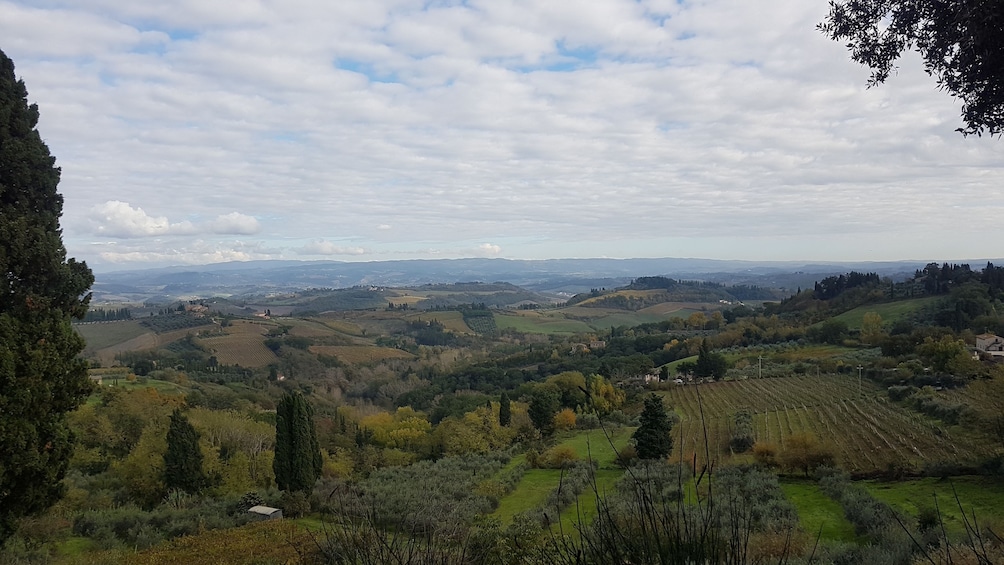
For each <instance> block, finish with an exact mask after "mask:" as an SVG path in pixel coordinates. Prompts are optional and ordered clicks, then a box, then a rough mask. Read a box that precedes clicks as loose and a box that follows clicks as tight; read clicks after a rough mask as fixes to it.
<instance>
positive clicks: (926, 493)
mask: <svg viewBox="0 0 1004 565" xmlns="http://www.w3.org/2000/svg"><path fill="white" fill-rule="evenodd" d="M862 484H863V485H864V486H865V488H867V489H868V492H870V493H871V494H872V496H874V497H875V498H877V499H879V500H881V501H883V502H885V503H886V504H889V505H890V506H892V507H893V508H896V509H898V510H901V511H903V512H905V513H907V514H909V515H910V516H913V517H916V516H917V515H918V513H919V512H920V510H921V509H933V508H934V504H935V495H936V496H937V504H938V509H939V510H940V512H941V516H942V518H943V520H944V523H945V527H946V529H948V530H949V531H950V532H955V533H960V532H963V531H964V530H965V526H964V520H963V517H962V512H963V511H964V512H965V513H966V516H967V517H968V519H969V520H970V522H971V521H972V518H973V514H974V513H975V516H976V520H977V521H978V522H979V523H980V525H981V526H985V525H987V524H988V523H989V524H992V525H994V531H999V530H1000V527H1001V526H1004V483H1002V482H1001V481H999V480H996V481H995V480H992V479H987V478H984V477H956V478H953V479H944V480H942V479H937V478H932V477H928V478H923V479H911V480H905V481H896V482H882V481H865V482H863V483H862ZM956 495H958V499H957V500H956Z"/></svg>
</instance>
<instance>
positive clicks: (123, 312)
mask: <svg viewBox="0 0 1004 565" xmlns="http://www.w3.org/2000/svg"><path fill="white" fill-rule="evenodd" d="M131 319H132V312H131V311H130V310H129V309H128V308H113V309H104V308H99V309H95V310H88V311H87V314H86V315H85V316H84V321H85V322H111V321H114V320H131Z"/></svg>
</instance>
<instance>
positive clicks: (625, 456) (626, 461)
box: [617, 444, 638, 467]
mask: <svg viewBox="0 0 1004 565" xmlns="http://www.w3.org/2000/svg"><path fill="white" fill-rule="evenodd" d="M637 460H638V451H637V450H636V449H635V448H634V446H633V445H631V444H628V445H625V446H624V447H622V448H621V449H620V451H618V452H617V466H619V467H630V466H631V465H634V464H635V462H636V461H637Z"/></svg>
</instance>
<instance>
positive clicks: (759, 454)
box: [753, 441, 778, 467]
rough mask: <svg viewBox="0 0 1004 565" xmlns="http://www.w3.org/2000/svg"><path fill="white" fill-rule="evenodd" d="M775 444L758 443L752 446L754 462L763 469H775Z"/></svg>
mask: <svg viewBox="0 0 1004 565" xmlns="http://www.w3.org/2000/svg"><path fill="white" fill-rule="evenodd" d="M777 452H778V448H777V444H775V443H771V442H767V441H758V442H756V443H754V444H753V457H754V458H756V462H757V463H759V464H760V465H763V466H765V467H777V466H778V461H777Z"/></svg>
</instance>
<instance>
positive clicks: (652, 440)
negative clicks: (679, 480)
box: [631, 394, 673, 459]
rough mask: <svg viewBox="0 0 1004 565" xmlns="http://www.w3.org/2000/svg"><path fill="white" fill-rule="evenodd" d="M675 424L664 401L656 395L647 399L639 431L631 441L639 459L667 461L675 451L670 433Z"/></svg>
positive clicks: (640, 419)
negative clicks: (667, 411)
mask: <svg viewBox="0 0 1004 565" xmlns="http://www.w3.org/2000/svg"><path fill="white" fill-rule="evenodd" d="M672 429H673V422H672V420H670V418H669V414H667V413H666V407H665V406H664V405H663V403H662V399H661V398H659V397H658V396H656V395H654V394H650V395H648V397H646V398H645V408H644V409H643V410H642V412H641V416H640V418H639V424H638V429H637V430H635V432H634V435H632V436H631V439H633V440H634V446H635V450H636V451H637V452H638V458H639V459H665V458H666V457H669V453H670V452H671V451H673V438H672V436H670V435H669V432H670V431H671V430H672Z"/></svg>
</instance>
